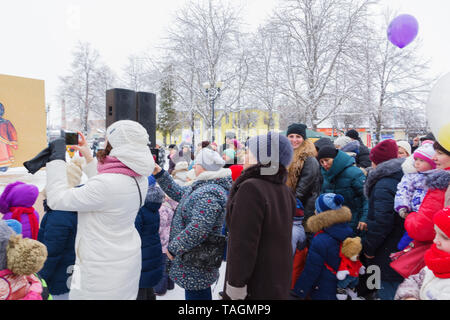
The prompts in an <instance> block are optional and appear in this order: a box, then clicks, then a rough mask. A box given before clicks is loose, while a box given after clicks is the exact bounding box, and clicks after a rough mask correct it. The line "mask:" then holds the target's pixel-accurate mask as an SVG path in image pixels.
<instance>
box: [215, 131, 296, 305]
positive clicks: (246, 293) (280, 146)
mask: <svg viewBox="0 0 450 320" xmlns="http://www.w3.org/2000/svg"><path fill="white" fill-rule="evenodd" d="M266 151H267V152H266ZM292 154H293V149H292V146H291V144H290V142H289V140H288V139H287V138H286V137H284V136H280V135H279V134H277V133H273V132H269V133H268V134H267V135H260V136H257V137H254V138H251V139H250V140H249V141H248V142H247V151H246V154H245V162H244V171H243V172H242V174H241V176H240V177H239V178H238V179H237V180H236V181H235V183H234V184H233V187H232V188H231V191H230V195H229V199H228V203H227V216H226V223H227V226H228V229H229V240H228V251H227V269H226V273H225V285H224V295H223V297H224V299H233V300H237V299H252V300H255V299H258V300H263V299H288V297H289V289H290V282H291V274H292V247H291V232H292V219H293V216H294V214H295V207H296V203H295V198H294V195H293V193H292V192H291V191H290V190H289V188H288V187H287V185H286V179H287V170H286V167H287V166H288V165H289V163H290V162H291V160H292Z"/></svg>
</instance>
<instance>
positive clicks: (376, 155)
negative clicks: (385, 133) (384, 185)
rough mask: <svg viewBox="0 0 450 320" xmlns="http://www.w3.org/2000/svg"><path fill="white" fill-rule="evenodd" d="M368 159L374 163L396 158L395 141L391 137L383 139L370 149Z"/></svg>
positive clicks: (396, 148)
mask: <svg viewBox="0 0 450 320" xmlns="http://www.w3.org/2000/svg"><path fill="white" fill-rule="evenodd" d="M369 158H370V160H371V161H372V162H373V163H375V164H376V165H378V164H380V163H382V162H385V161H388V160H391V159H396V158H398V146H397V142H396V141H395V140H393V139H387V140H383V141H381V142H380V143H378V144H377V145H376V146H375V147H373V148H372V150H371V151H370V156H369Z"/></svg>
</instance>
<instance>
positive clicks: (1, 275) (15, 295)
mask: <svg viewBox="0 0 450 320" xmlns="http://www.w3.org/2000/svg"><path fill="white" fill-rule="evenodd" d="M41 293H42V283H41V281H39V279H38V278H37V277H36V276H35V275H34V274H32V275H29V276H18V275H15V274H13V273H12V272H11V270H9V269H4V270H1V271H0V300H42V295H41Z"/></svg>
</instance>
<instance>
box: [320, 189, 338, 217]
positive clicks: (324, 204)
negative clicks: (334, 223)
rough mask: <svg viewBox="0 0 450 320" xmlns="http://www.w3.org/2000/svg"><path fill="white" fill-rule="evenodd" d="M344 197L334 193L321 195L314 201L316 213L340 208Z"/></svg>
mask: <svg viewBox="0 0 450 320" xmlns="http://www.w3.org/2000/svg"><path fill="white" fill-rule="evenodd" d="M343 203H344V197H343V196H341V195H340V194H335V193H322V194H321V195H320V196H318V197H317V199H316V213H321V212H324V211H328V210H337V209H340V208H341V207H342V204H343Z"/></svg>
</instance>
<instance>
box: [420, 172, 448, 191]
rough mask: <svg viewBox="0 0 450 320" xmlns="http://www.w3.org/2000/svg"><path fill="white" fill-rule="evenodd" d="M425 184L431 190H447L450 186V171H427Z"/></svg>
mask: <svg viewBox="0 0 450 320" xmlns="http://www.w3.org/2000/svg"><path fill="white" fill-rule="evenodd" d="M425 184H426V185H427V186H428V188H430V189H443V190H446V189H447V188H448V186H449V184H450V171H446V170H442V169H435V170H430V171H427V174H426V178H425Z"/></svg>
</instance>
